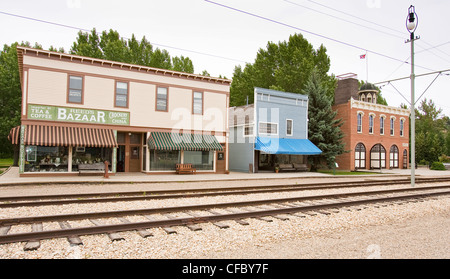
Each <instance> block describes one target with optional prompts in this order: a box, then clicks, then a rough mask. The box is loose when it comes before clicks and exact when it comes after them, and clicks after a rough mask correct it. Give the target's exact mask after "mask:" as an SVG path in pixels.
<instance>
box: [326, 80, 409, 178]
mask: <svg viewBox="0 0 450 279" xmlns="http://www.w3.org/2000/svg"><path fill="white" fill-rule="evenodd" d="M338 78H339V80H338V86H337V88H336V91H335V105H334V106H333V109H334V110H336V111H337V116H336V117H337V118H342V120H343V123H344V124H343V125H342V127H341V129H342V131H343V133H344V135H345V136H344V139H343V140H344V143H345V150H348V151H349V152H347V153H345V154H342V155H340V156H338V157H337V158H336V162H337V163H338V169H341V170H357V169H380V168H381V169H385V168H408V166H409V163H408V162H409V115H410V110H408V109H402V108H397V107H391V106H385V105H380V104H377V93H378V90H377V88H376V87H375V86H374V85H373V84H370V83H366V84H363V85H362V86H361V87H360V88H359V85H358V80H357V78H356V75H346V76H340V77H338Z"/></svg>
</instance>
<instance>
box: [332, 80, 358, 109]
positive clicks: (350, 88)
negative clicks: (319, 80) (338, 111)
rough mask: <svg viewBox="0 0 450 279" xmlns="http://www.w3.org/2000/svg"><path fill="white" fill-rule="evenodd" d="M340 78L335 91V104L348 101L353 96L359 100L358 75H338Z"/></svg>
mask: <svg viewBox="0 0 450 279" xmlns="http://www.w3.org/2000/svg"><path fill="white" fill-rule="evenodd" d="M336 78H337V79H338V83H337V87H336V90H335V91H334V104H335V105H340V104H344V103H347V102H348V101H349V100H350V98H351V97H353V99H355V100H358V90H359V83H358V75H356V74H353V73H348V74H343V75H339V76H336Z"/></svg>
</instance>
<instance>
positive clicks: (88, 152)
mask: <svg viewBox="0 0 450 279" xmlns="http://www.w3.org/2000/svg"><path fill="white" fill-rule="evenodd" d="M105 161H108V162H109V170H110V171H111V164H112V148H110V147H84V146H74V147H73V148H72V171H78V164H95V163H104V162H105Z"/></svg>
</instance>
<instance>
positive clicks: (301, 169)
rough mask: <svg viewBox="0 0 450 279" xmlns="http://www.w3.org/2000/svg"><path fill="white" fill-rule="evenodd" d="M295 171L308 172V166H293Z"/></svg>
mask: <svg viewBox="0 0 450 279" xmlns="http://www.w3.org/2000/svg"><path fill="white" fill-rule="evenodd" d="M293 165H294V168H295V170H297V171H308V166H307V165H306V164H293Z"/></svg>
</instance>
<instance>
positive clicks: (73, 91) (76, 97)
mask: <svg viewBox="0 0 450 279" xmlns="http://www.w3.org/2000/svg"><path fill="white" fill-rule="evenodd" d="M67 100H68V102H69V103H77V104H81V103H83V77H78V76H69V95H68V98H67Z"/></svg>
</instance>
